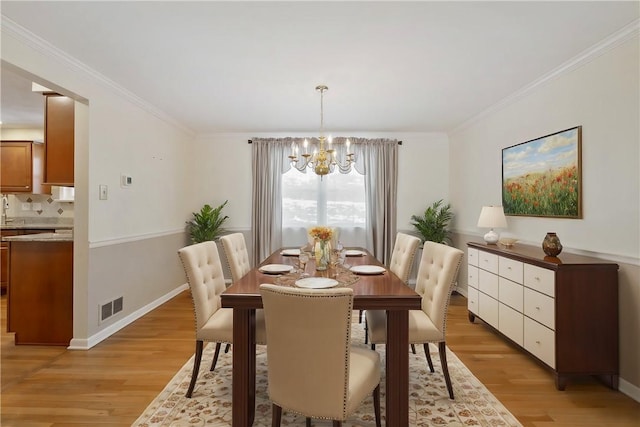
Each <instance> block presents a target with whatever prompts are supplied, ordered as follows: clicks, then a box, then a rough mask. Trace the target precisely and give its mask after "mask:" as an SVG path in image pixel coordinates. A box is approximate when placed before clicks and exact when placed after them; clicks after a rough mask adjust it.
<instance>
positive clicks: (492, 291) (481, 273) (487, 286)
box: [478, 270, 499, 299]
mask: <svg viewBox="0 0 640 427" xmlns="http://www.w3.org/2000/svg"><path fill="white" fill-rule="evenodd" d="M478 289H479V290H481V291H482V292H484V293H485V294H487V295H491V296H492V297H493V298H495V299H498V295H499V293H498V276H496V275H495V274H493V273H489V272H488V271H485V270H478Z"/></svg>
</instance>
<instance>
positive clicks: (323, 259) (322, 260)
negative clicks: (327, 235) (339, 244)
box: [315, 240, 331, 271]
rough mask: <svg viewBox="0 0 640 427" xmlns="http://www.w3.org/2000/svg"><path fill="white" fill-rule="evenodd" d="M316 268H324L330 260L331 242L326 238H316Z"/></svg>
mask: <svg viewBox="0 0 640 427" xmlns="http://www.w3.org/2000/svg"><path fill="white" fill-rule="evenodd" d="M315 255H316V270H318V271H323V270H326V269H327V267H328V266H329V263H330V262H331V243H329V241H328V240H316V244H315Z"/></svg>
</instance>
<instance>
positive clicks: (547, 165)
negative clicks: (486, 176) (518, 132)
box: [502, 126, 582, 218]
mask: <svg viewBox="0 0 640 427" xmlns="http://www.w3.org/2000/svg"><path fill="white" fill-rule="evenodd" d="M581 146H582V126H577V127H574V128H571V129H566V130H563V131H560V132H556V133H553V134H551V135H547V136H543V137H541V138H537V139H533V140H531V141H527V142H523V143H521V144H517V145H514V146H512V147H507V148H503V149H502V206H503V207H504V213H505V215H522V216H542V217H556V218H582V173H581Z"/></svg>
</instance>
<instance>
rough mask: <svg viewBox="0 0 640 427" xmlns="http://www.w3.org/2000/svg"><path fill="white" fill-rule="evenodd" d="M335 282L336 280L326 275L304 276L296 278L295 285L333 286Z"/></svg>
mask: <svg viewBox="0 0 640 427" xmlns="http://www.w3.org/2000/svg"><path fill="white" fill-rule="evenodd" d="M337 284H338V281H337V280H334V279H329V278H328V277H305V278H304V279H298V280H296V286H297V287H299V288H307V289H324V288H333V287H334V286H336V285H337Z"/></svg>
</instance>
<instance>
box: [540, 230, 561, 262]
mask: <svg viewBox="0 0 640 427" xmlns="http://www.w3.org/2000/svg"><path fill="white" fill-rule="evenodd" d="M542 250H543V251H544V253H545V254H547V255H549V256H552V257H555V256H558V255H559V254H560V252H562V243H560V239H559V238H558V236H557V235H556V233H547V235H546V236H545V237H544V240H543V241H542Z"/></svg>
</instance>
